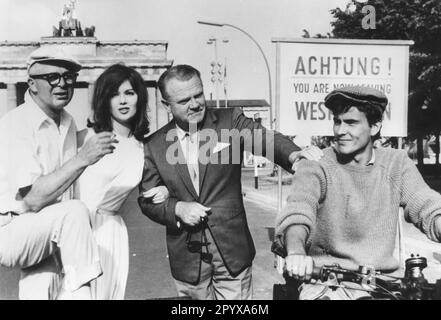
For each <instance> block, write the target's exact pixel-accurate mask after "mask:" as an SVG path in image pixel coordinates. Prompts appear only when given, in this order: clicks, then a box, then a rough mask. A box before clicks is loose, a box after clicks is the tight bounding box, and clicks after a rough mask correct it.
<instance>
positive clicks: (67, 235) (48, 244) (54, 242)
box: [0, 200, 102, 299]
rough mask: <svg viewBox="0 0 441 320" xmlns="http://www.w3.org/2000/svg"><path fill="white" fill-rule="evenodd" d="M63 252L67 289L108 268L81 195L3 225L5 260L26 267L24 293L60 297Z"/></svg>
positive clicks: (1, 257) (0, 256)
mask: <svg viewBox="0 0 441 320" xmlns="http://www.w3.org/2000/svg"><path fill="white" fill-rule="evenodd" d="M54 254H55V256H54ZM57 256H58V257H59V260H60V262H61V266H62V268H63V271H62V273H63V274H64V278H63V279H62V284H61V285H62V289H63V290H66V291H68V292H73V291H75V290H77V289H79V288H80V287H81V286H83V285H85V284H88V283H89V282H90V281H91V280H93V279H95V278H97V277H98V276H100V275H101V273H102V271H101V266H100V263H99V255H98V248H97V245H96V243H95V240H94V238H93V235H92V230H91V226H90V220H89V212H88V209H87V208H86V206H85V205H84V204H83V203H82V202H81V201H79V200H69V201H64V202H60V203H57V204H54V205H50V206H47V207H46V208H44V209H42V210H40V211H39V212H37V213H25V214H21V215H19V216H15V217H14V218H12V220H11V221H10V222H9V223H7V224H6V225H3V226H2V227H0V264H1V265H3V266H6V267H10V268H16V267H18V268H22V274H21V279H20V285H19V289H20V290H19V291H20V293H19V296H20V298H21V299H51V298H54V296H55V295H56V292H55V293H54V291H56V288H58V287H59V286H60V283H58V282H57V281H60V278H59V272H57V271H58V270H57V264H56V263H54V260H52V259H54V257H57ZM56 260H58V259H56ZM61 266H59V267H61Z"/></svg>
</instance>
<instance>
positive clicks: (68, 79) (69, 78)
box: [29, 72, 78, 87]
mask: <svg viewBox="0 0 441 320" xmlns="http://www.w3.org/2000/svg"><path fill="white" fill-rule="evenodd" d="M29 77H30V78H32V79H43V80H46V81H47V82H49V84H50V85H51V86H52V87H56V86H58V84H59V83H60V80H61V78H63V80H64V82H65V83H66V84H67V85H69V86H70V85H73V84H74V83H75V81H77V77H78V73H75V72H65V73H63V74H59V73H57V72H52V73H45V74H32V75H29Z"/></svg>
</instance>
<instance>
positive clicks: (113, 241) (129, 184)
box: [77, 128, 144, 300]
mask: <svg viewBox="0 0 441 320" xmlns="http://www.w3.org/2000/svg"><path fill="white" fill-rule="evenodd" d="M115 134H116V133H115ZM93 135H95V132H94V131H93V129H90V128H89V129H88V132H87V135H86V138H85V141H87V140H88V139H90V137H92V136H93ZM116 138H117V139H118V141H119V143H118V144H116V145H115V149H114V151H113V153H112V154H108V155H105V156H104V157H103V158H102V159H100V160H99V161H98V162H97V163H95V164H94V165H92V166H89V167H87V168H86V170H85V171H84V172H83V174H82V175H81V176H80V178H79V182H78V189H77V192H79V198H80V200H82V201H83V202H84V204H85V205H86V206H87V207H88V208H89V210H90V215H91V223H92V229H93V233H94V236H95V239H96V242H97V244H98V248H99V256H100V262H101V267H102V269H103V274H102V276H100V277H98V278H97V279H96V280H94V281H93V282H91V288H92V298H93V299H98V300H109V299H111V300H121V299H124V294H125V289H126V283H127V276H128V272H129V241H128V235H127V227H126V224H125V223H124V220H123V219H122V217H121V216H120V215H119V214H118V210H119V209H120V208H121V206H122V205H123V203H124V201H125V200H126V199H127V197H128V196H129V193H130V192H131V191H132V190H133V189H134V188H135V187H136V186H137V185H138V184H139V183H140V181H141V178H142V171H143V167H144V151H143V144H142V143H141V142H139V141H137V140H136V139H135V137H133V136H132V137H130V138H127V137H122V136H120V135H118V134H116Z"/></svg>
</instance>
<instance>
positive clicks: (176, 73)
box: [158, 64, 201, 99]
mask: <svg viewBox="0 0 441 320" xmlns="http://www.w3.org/2000/svg"><path fill="white" fill-rule="evenodd" d="M194 76H196V77H198V78H199V79H200V78H201V73H200V72H199V71H198V70H197V69H196V68H194V67H192V66H189V65H187V64H178V65H176V66H173V67H171V68H170V69H168V70H166V71H165V72H164V73H163V74H161V76H160V77H159V80H158V88H159V91H161V95H162V98H163V99H168V94H167V88H166V86H167V83H168V82H169V81H170V80H171V79H178V80H180V81H186V80H189V79H191V78H193V77H194Z"/></svg>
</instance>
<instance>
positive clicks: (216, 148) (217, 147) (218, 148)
mask: <svg viewBox="0 0 441 320" xmlns="http://www.w3.org/2000/svg"><path fill="white" fill-rule="evenodd" d="M229 145H230V144H229V143H226V142H218V143H217V144H216V145H215V146H214V149H213V153H216V152H219V151H221V150H222V149H225V148H227V147H228V146H229Z"/></svg>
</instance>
